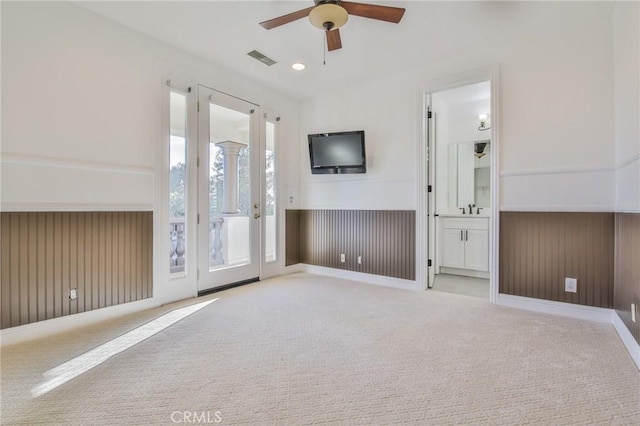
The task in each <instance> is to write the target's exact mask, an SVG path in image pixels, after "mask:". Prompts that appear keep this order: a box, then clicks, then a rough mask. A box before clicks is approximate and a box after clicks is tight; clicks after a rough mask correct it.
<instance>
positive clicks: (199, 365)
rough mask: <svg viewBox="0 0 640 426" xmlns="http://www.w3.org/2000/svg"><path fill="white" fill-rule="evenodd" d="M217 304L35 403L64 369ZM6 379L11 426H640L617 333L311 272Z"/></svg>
mask: <svg viewBox="0 0 640 426" xmlns="http://www.w3.org/2000/svg"><path fill="white" fill-rule="evenodd" d="M213 298H219V299H218V300H217V301H215V302H213V303H211V304H210V305H208V306H206V307H205V308H203V309H201V310H200V311H198V312H196V313H194V314H192V315H190V316H188V317H186V318H184V319H183V320H181V321H179V322H177V323H175V324H174V325H172V326H170V327H169V328H167V329H165V330H164V331H162V332H160V333H158V334H156V335H154V336H153V337H150V338H148V339H146V340H144V341H142V342H140V343H138V344H137V345H135V346H133V347H131V348H129V349H127V350H125V351H123V352H121V353H120V354H118V355H116V356H113V357H111V358H110V359H108V360H106V361H104V362H103V363H101V364H100V365H98V366H96V367H95V368H93V369H91V370H89V371H87V372H85V373H84V374H81V375H80V376H78V377H77V378H75V379H73V380H71V381H68V382H66V383H63V384H61V385H60V386H59V387H57V388H55V389H53V390H51V391H49V392H47V393H44V394H43V395H41V396H38V397H33V396H32V393H31V392H32V391H33V389H35V388H37V387H38V386H39V385H40V384H42V383H43V381H45V380H46V377H44V373H45V372H47V371H49V370H50V369H52V368H55V367H56V366H58V365H60V364H62V363H64V362H66V361H68V360H70V359H72V358H74V357H77V356H79V355H82V354H83V353H85V352H87V351H89V350H91V349H93V348H95V347H96V346H99V345H101V344H103V343H105V342H109V341H110V340H112V339H114V338H116V337H118V336H120V335H122V334H123V333H126V332H128V331H129V330H131V329H133V328H135V327H136V326H139V325H141V324H144V323H146V322H148V321H149V320H151V319H153V318H156V317H158V316H160V315H162V314H163V313H165V312H168V311H170V310H172V309H174V308H176V307H179V306H185V305H188V304H193V303H196V302H201V301H203V300H207V299H213ZM1 372H2V378H1V379H2V382H1V385H2V390H1V397H2V401H1V409H2V413H1V416H2V417H1V423H2V424H3V425H4V424H29V425H34V424H47V425H48V424H78V425H81V424H82V425H86V424H97V425H112V424H129V425H130V424H145V425H146V424H166V425H171V424H177V422H176V420H178V421H181V422H182V423H183V424H184V423H186V421H185V418H184V417H183V416H184V414H185V413H187V414H188V415H189V416H190V417H189V420H190V421H193V420H197V421H198V422H200V423H207V422H208V423H211V424H213V423H215V422H216V421H218V420H219V423H217V424H227V425H231V424H251V425H304V424H344V425H350V424H354V425H360V424H367V425H382V424H420V425H448V424H473V425H477V424H486V425H502V424H504V425H520V424H547V425H587V424H593V425H638V424H640V373H639V372H638V370H637V368H636V367H635V365H634V364H633V361H632V360H631V358H630V356H629V354H628V353H627V352H626V350H625V349H624V347H623V345H622V343H621V341H620V339H619V337H618V336H617V334H616V333H615V331H614V329H613V328H612V326H611V325H607V324H600V323H592V322H587V321H579V320H573V319H567V318H561V317H555V316H548V315H542V314H536V313H530V312H524V311H519V310H515V309H509V308H505V307H500V306H495V305H491V304H489V303H487V301H486V300H482V299H479V298H474V297H466V296H459V295H455V294H449V293H443V292H436V291H428V292H424V293H415V292H409V291H404V290H397V289H393V288H386V287H379V286H374V285H369V284H362V283H356V282H350V281H343V280H338V279H332V278H324V277H318V276H313V275H307V274H294V275H289V276H285V277H279V278H276V279H270V280H266V281H263V282H261V283H256V284H252V285H247V286H244V287H239V288H235V289H232V290H228V291H225V292H220V293H217V294H214V295H210V296H207V297H205V298H200V299H197V300H191V301H187V302H182V303H179V304H174V305H171V306H164V307H162V308H158V309H154V310H150V311H146V312H143V313H139V314H135V315H130V316H127V317H124V318H121V319H118V320H114V321H110V322H108V323H104V324H100V325H97V326H92V327H87V328H84V329H80V330H78V331H75V332H70V333H64V334H60V335H57V336H52V337H48V338H45V339H41V340H38V341H33V342H28V343H24V344H19V345H13V346H8V347H5V348H3V350H2V369H1ZM176 413H178V414H176ZM190 413H194V414H193V415H194V416H195V417H193V416H192V414H190ZM203 413H204V415H203Z"/></svg>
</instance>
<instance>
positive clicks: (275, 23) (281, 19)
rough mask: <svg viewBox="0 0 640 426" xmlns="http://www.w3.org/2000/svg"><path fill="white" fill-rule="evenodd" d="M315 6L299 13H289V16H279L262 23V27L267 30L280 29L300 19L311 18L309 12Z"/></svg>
mask: <svg viewBox="0 0 640 426" xmlns="http://www.w3.org/2000/svg"><path fill="white" fill-rule="evenodd" d="M314 7H315V6H311V7H308V8H306V9H302V10H299V11H297V12H293V13H289V14H288V15H282V16H278V17H277V18H273V19H269V20H268V21H263V22H260V25H261V26H262V27H263V28H266V29H267V30H270V29H271V28H275V27H279V26H280V25H284V24H288V23H289V22H293V21H297V20H298V19H300V18H304V17H305V16H309V12H311V9H313V8H314Z"/></svg>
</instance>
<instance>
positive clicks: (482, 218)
mask: <svg viewBox="0 0 640 426" xmlns="http://www.w3.org/2000/svg"><path fill="white" fill-rule="evenodd" d="M494 74H495V73H494V72H493V71H487V72H479V73H476V74H475V75H473V76H469V77H467V78H463V79H454V80H450V81H449V82H445V83H442V84H435V85H431V86H429V87H427V88H425V89H424V91H423V93H422V94H423V110H424V114H425V124H424V133H423V134H424V146H425V151H426V152H425V153H424V154H425V155H424V157H425V158H424V160H425V161H424V162H423V163H422V164H421V169H422V172H423V173H422V176H423V179H425V181H426V182H427V185H426V187H427V188H428V190H427V191H426V192H424V193H421V194H420V195H421V199H422V201H423V202H422V203H421V206H423V208H422V215H424V218H423V223H424V224H425V226H424V228H426V229H425V231H426V232H422V234H421V238H423V247H425V248H426V249H427V253H428V261H427V265H426V271H425V273H424V279H423V282H424V284H425V285H424V287H425V288H427V289H432V290H435V291H444V292H449V293H457V294H463V295H466V296H474V297H482V298H484V299H487V300H489V301H491V302H492V303H493V302H494V301H495V299H496V296H497V274H496V273H495V272H496V267H495V264H494V262H495V259H496V258H497V256H496V252H497V246H496V241H497V237H496V235H497V220H498V218H497V212H498V205H497V195H498V194H497V173H496V169H497V149H496V147H497V137H496V136H497V132H496V119H495V118H496V117H495V112H496V110H497V108H496V105H495V102H493V99H494V84H495V75H494Z"/></svg>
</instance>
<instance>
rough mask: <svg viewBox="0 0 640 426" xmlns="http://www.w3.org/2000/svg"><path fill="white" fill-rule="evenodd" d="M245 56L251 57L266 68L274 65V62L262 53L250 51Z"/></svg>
mask: <svg viewBox="0 0 640 426" xmlns="http://www.w3.org/2000/svg"><path fill="white" fill-rule="evenodd" d="M247 55H249V56H251V57H252V58H254V59H257V60H259V61H260V62H262V63H263V64H265V65H268V66H271V65H273V64H275V63H276V61H274V60H273V59H271V58H270V57H268V56H267V55H265V54H264V53H260V52H258V51H257V50H252V51H251V52H249V53H247Z"/></svg>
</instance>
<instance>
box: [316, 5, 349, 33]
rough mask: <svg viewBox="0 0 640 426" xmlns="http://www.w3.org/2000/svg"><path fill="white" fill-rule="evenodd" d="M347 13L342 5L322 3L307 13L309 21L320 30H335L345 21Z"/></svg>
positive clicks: (347, 17) (347, 16)
mask: <svg viewBox="0 0 640 426" xmlns="http://www.w3.org/2000/svg"><path fill="white" fill-rule="evenodd" d="M348 19H349V13H347V11H346V9H345V8H343V7H342V6H338V5H337V4H333V3H324V4H320V5H318V6H316V7H314V8H313V9H312V10H311V12H310V13H309V21H311V25H313V26H314V27H317V28H320V29H321V30H327V31H329V30H337V29H338V28H340V27H342V26H343V25H344V24H346V23H347V20H348Z"/></svg>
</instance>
